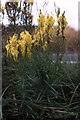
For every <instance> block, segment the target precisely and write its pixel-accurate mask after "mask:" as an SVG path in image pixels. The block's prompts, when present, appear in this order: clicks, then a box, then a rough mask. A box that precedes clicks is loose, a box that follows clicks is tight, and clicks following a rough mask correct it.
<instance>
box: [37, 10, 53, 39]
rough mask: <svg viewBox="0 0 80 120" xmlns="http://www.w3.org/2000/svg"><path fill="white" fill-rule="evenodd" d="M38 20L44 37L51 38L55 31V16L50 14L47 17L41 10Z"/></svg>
mask: <svg viewBox="0 0 80 120" xmlns="http://www.w3.org/2000/svg"><path fill="white" fill-rule="evenodd" d="M37 21H38V26H39V29H40V34H41V35H44V37H48V38H49V39H52V36H53V31H54V26H53V25H54V23H55V19H54V18H53V16H50V15H49V14H48V15H47V16H46V17H45V16H44V15H43V14H42V12H41V11H40V15H39V18H38V19H37Z"/></svg>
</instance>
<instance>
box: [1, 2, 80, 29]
mask: <svg viewBox="0 0 80 120" xmlns="http://www.w3.org/2000/svg"><path fill="white" fill-rule="evenodd" d="M5 2H6V0H1V3H2V5H4V4H5ZM45 2H46V4H45ZM54 2H55V3H56V5H57V6H58V7H59V8H60V9H61V13H62V12H63V11H65V16H66V19H67V21H68V25H69V26H71V27H73V28H74V29H76V30H77V29H78V2H79V0H34V5H33V12H32V14H33V15H34V19H33V23H34V24H37V18H38V14H39V9H42V11H43V13H44V14H46V13H49V14H53V16H54V18H56V14H55V8H54ZM44 4H45V5H44ZM6 24H7V21H6Z"/></svg>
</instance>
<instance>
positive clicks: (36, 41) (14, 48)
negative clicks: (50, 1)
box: [6, 11, 68, 61]
mask: <svg viewBox="0 0 80 120" xmlns="http://www.w3.org/2000/svg"><path fill="white" fill-rule="evenodd" d="M58 19H59V21H60V26H61V28H62V27H63V21H64V27H66V25H67V24H68V23H67V21H66V18H65V17H64V20H63V18H62V16H60V17H59V18H58ZM54 23H55V20H54V19H53V16H50V15H47V16H46V18H45V16H44V15H43V14H42V12H41V11H40V15H39V18H38V27H37V29H35V34H34V36H33V37H32V36H31V35H30V34H29V32H28V31H26V30H25V31H24V32H21V33H20V38H19V40H18V36H17V35H16V34H15V35H13V37H12V38H11V37H10V41H7V45H6V49H7V55H10V57H13V59H14V60H15V61H16V60H17V58H18V54H19V53H20V52H21V54H22V56H23V57H25V56H26V55H27V56H28V57H29V58H30V56H31V51H32V48H34V47H39V48H40V47H41V48H42V49H43V50H44V51H45V50H46V49H47V45H48V39H52V38H53V31H54V26H53V25H54ZM32 38H33V39H32ZM32 46H33V47H32Z"/></svg>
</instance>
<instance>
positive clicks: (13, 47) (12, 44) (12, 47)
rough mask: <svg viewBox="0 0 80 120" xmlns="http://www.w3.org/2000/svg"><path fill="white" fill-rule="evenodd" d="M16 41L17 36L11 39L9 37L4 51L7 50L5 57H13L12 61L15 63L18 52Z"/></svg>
mask: <svg viewBox="0 0 80 120" xmlns="http://www.w3.org/2000/svg"><path fill="white" fill-rule="evenodd" d="M18 47H19V44H18V40H17V35H16V34H15V35H13V37H12V38H11V37H10V40H9V41H7V45H6V49H7V55H8V54H9V55H10V57H13V59H14V60H15V61H16V60H17V57H18V54H19V51H18Z"/></svg>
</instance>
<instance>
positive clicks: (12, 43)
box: [6, 31, 32, 61]
mask: <svg viewBox="0 0 80 120" xmlns="http://www.w3.org/2000/svg"><path fill="white" fill-rule="evenodd" d="M31 46H32V39H31V35H30V34H29V32H28V31H25V32H21V34H20V40H18V37H17V35H16V34H15V35H13V37H12V38H11V37H10V40H9V41H7V45H6V50H7V55H10V57H13V59H14V61H17V58H18V54H19V52H20V51H21V53H22V55H23V57H25V55H26V53H27V55H28V57H30V56H31ZM19 47H20V51H19Z"/></svg>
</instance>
